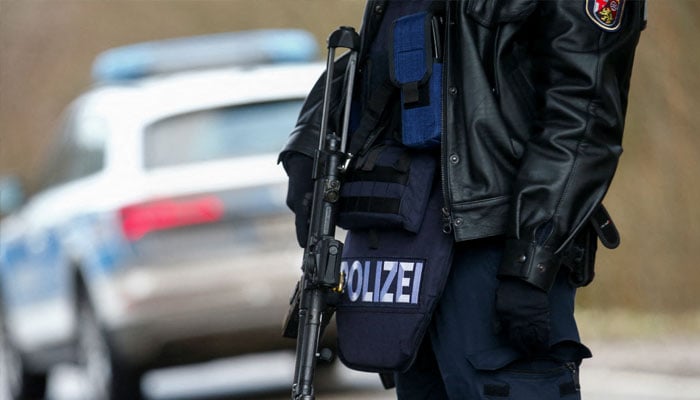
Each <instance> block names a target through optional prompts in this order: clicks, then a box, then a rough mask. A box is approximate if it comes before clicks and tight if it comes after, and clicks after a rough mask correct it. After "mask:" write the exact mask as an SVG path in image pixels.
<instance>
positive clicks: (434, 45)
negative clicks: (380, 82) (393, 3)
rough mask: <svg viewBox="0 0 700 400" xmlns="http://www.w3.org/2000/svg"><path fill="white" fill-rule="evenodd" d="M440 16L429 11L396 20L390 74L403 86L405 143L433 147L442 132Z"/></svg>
mask: <svg viewBox="0 0 700 400" xmlns="http://www.w3.org/2000/svg"><path fill="white" fill-rule="evenodd" d="M441 21H442V20H441V18H440V17H437V16H434V15H433V14H432V13H429V12H422V13H418V14H412V15H408V16H405V17H402V18H399V19H397V20H396V21H394V25H393V27H392V30H391V33H392V37H391V40H390V50H389V76H390V79H391V81H392V82H393V83H394V84H395V85H397V86H398V87H399V88H400V89H401V138H402V142H403V144H404V145H406V146H408V147H414V148H431V147H436V146H438V145H439V144H440V136H441V133H442V109H443V104H442V81H443V79H442V46H441V41H442V37H441V31H442V28H441Z"/></svg>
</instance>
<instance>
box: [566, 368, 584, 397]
mask: <svg viewBox="0 0 700 400" xmlns="http://www.w3.org/2000/svg"><path fill="white" fill-rule="evenodd" d="M566 367H567V368H569V371H571V379H573V380H574V388H576V391H577V392H580V391H581V383H580V382H579V379H578V367H577V366H576V363H575V362H568V363H566Z"/></svg>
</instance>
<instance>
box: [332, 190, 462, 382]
mask: <svg viewBox="0 0 700 400" xmlns="http://www.w3.org/2000/svg"><path fill="white" fill-rule="evenodd" d="M425 191H426V192H430V187H428V188H427V189H426V190H425ZM442 204H443V203H442V196H441V194H440V187H439V185H434V187H433V188H432V193H431V195H430V200H429V204H428V206H427V215H428V217H427V218H425V221H424V222H423V224H422V226H421V228H420V230H419V231H418V232H417V233H416V234H413V233H410V232H407V231H405V230H402V229H396V230H390V231H375V230H353V231H350V232H349V233H348V236H347V238H346V241H345V247H344V250H343V260H342V263H341V276H344V278H345V286H344V291H343V293H342V295H341V299H340V304H339V305H338V308H337V311H336V322H337V329H338V354H339V357H340V359H341V360H342V362H343V363H344V364H345V365H346V366H348V367H349V368H352V369H356V370H361V371H367V372H380V373H381V372H392V371H405V370H407V369H408V368H409V367H410V366H411V364H412V363H413V360H414V359H415V357H416V354H417V351H418V348H419V346H420V343H421V341H422V339H423V335H424V334H425V332H426V330H427V328H428V325H429V322H430V318H431V315H432V313H433V311H434V309H435V306H436V305H437V303H438V300H439V299H440V296H441V294H442V291H443V289H444V286H445V282H446V280H447V276H448V273H449V269H450V265H451V263H452V252H453V239H452V236H450V235H446V234H444V233H443V232H442V222H441V219H440V218H439V216H440V208H441V207H442Z"/></svg>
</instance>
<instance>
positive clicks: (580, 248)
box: [562, 204, 620, 287]
mask: <svg viewBox="0 0 700 400" xmlns="http://www.w3.org/2000/svg"><path fill="white" fill-rule="evenodd" d="M598 240H600V242H601V244H602V245H603V246H605V247H606V248H609V249H614V248H616V247H617V246H619V245H620V234H619V232H618V230H617V228H616V227H615V224H614V223H613V221H612V218H610V214H608V211H607V210H606V209H605V207H604V206H603V205H602V204H601V205H600V206H599V207H598V208H597V209H596V211H595V212H594V213H593V215H592V216H591V217H590V219H589V223H588V224H586V226H585V227H584V228H583V229H582V230H581V231H580V232H579V233H578V234H577V235H576V236H575V237H574V239H573V240H572V241H571V244H570V245H569V246H568V247H567V248H566V249H565V250H564V251H563V252H562V266H563V267H565V268H568V269H569V271H570V272H569V281H570V282H571V284H572V285H574V286H575V287H583V286H586V285H588V284H590V283H591V282H592V281H593V278H594V277H595V255H596V251H597V250H598Z"/></svg>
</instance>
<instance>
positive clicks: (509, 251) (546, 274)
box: [498, 239, 561, 292]
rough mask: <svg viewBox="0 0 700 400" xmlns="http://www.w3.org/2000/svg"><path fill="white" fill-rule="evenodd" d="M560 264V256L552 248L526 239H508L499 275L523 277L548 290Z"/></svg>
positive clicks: (532, 283)
mask: <svg viewBox="0 0 700 400" xmlns="http://www.w3.org/2000/svg"><path fill="white" fill-rule="evenodd" d="M560 265H561V261H560V260H559V257H558V256H557V255H555V254H554V251H552V250H551V249H549V248H547V247H543V246H538V245H536V244H535V243H532V242H528V241H524V240H515V239H509V240H506V248H505V252H504V254H503V261H502V262H501V266H500V268H499V269H498V277H499V278H517V279H522V280H524V281H525V282H528V283H530V284H531V285H533V286H536V287H538V288H540V289H542V290H544V291H545V292H548V291H549V289H551V288H552V285H553V284H554V280H555V279H556V277H557V273H558V272H559V267H560Z"/></svg>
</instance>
